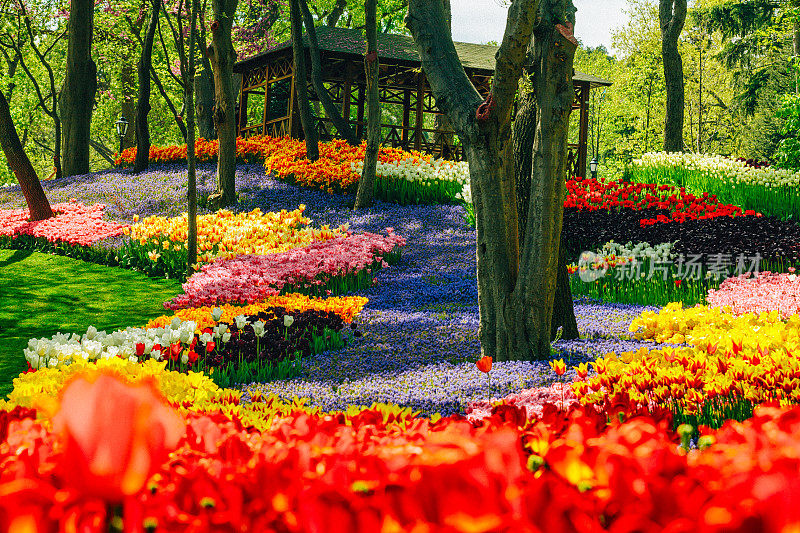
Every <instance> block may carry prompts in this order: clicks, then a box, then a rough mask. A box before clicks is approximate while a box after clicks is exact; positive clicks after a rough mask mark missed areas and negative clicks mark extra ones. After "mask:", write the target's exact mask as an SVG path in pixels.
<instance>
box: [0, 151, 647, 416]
mask: <svg viewBox="0 0 800 533" xmlns="http://www.w3.org/2000/svg"><path fill="white" fill-rule="evenodd" d="M214 179H215V176H214V167H213V166H212V165H208V164H206V165H201V166H200V168H199V171H198V184H199V192H200V195H201V196H203V195H207V194H208V193H209V192H211V190H212V189H213V187H214ZM185 180H186V170H185V167H184V168H181V167H180V166H160V167H158V168H157V169H154V170H151V171H148V172H145V173H143V174H141V175H135V174H133V173H132V172H130V171H109V172H103V173H97V174H91V175H87V176H78V177H72V178H65V179H63V180H60V181H58V182H56V181H52V182H46V183H45V184H44V187H45V190H46V191H47V194H48V197H49V198H50V200H51V201H52V202H58V201H66V200H69V199H70V198H77V199H78V200H80V201H83V202H87V203H92V202H102V203H106V204H108V206H109V207H108V214H109V216H110V217H111V218H114V219H116V220H120V221H124V222H128V223H129V222H130V219H131V217H132V216H133V215H134V214H139V215H140V216H148V215H153V214H158V215H170V216H175V215H178V214H180V213H181V212H182V211H183V210H184V209H185V207H184V205H185V195H186V183H185ZM236 182H237V190H238V191H240V193H239V197H240V207H239V208H240V209H244V210H251V209H253V208H255V207H258V208H260V209H262V210H263V211H274V210H281V209H294V208H296V207H297V206H298V205H299V204H305V205H306V206H307V207H306V211H305V215H306V216H308V217H309V218H311V219H312V221H313V223H314V225H322V224H330V225H331V226H338V225H340V224H344V223H349V225H350V228H351V229H352V230H353V231H356V232H362V231H371V232H380V231H383V230H384V229H385V228H386V227H393V228H394V229H395V231H396V232H397V233H398V234H400V235H402V236H404V237H405V238H406V239H407V241H408V245H407V246H406V248H405V249H404V251H403V255H402V259H401V261H400V263H399V264H397V265H396V266H392V267H391V268H384V269H381V270H380V271H378V272H377V273H376V278H377V281H378V283H377V285H376V286H375V287H373V288H371V289H369V290H366V291H362V292H361V293H360V294H363V295H364V296H367V297H368V298H369V303H368V305H367V307H366V308H365V309H364V311H363V312H362V314H361V316H360V318H359V332H360V333H362V336H360V337H355V338H353V339H352V340H351V342H350V343H349V345H348V346H347V347H345V348H344V349H341V350H336V351H328V352H325V353H321V354H317V355H314V356H311V357H308V358H305V359H304V360H303V363H302V364H303V368H302V375H301V376H300V377H297V378H294V379H289V380H283V381H275V382H272V383H268V384H250V385H248V386H247V387H245V389H246V390H248V391H254V390H259V391H261V392H262V393H268V394H277V395H279V396H281V397H283V398H287V399H291V398H292V397H294V396H297V397H299V398H306V399H307V401H308V403H309V404H310V405H317V406H319V407H321V408H323V409H326V410H328V409H331V410H332V409H346V408H347V407H348V406H350V405H370V404H372V403H373V402H394V403H398V404H401V405H404V406H410V407H412V408H413V409H415V410H421V411H422V412H424V413H428V414H430V413H435V412H438V413H441V414H442V415H447V414H451V413H455V412H464V409H465V407H466V405H467V404H468V403H469V402H472V401H479V400H487V399H491V398H501V397H503V396H506V395H508V394H511V393H514V392H518V391H520V390H521V389H525V388H531V387H541V386H548V385H550V384H552V383H553V382H554V381H556V380H557V378H556V376H555V374H554V373H553V372H552V370H551V369H550V367H549V365H548V363H547V362H546V361H543V362H495V364H494V366H493V369H492V371H491V374H490V377H491V379H489V378H488V377H487V375H485V374H483V373H481V372H480V371H478V369H477V368H476V366H475V364H474V362H475V361H476V360H477V359H478V357H479V353H480V343H479V341H478V294H477V283H476V278H475V269H476V263H475V261H476V259H475V230H474V228H472V227H470V226H469V225H467V223H466V222H465V211H464V208H463V207H461V206H456V205H425V206H399V205H395V204H387V203H383V202H378V203H377V204H376V205H375V206H374V207H373V208H371V209H368V210H364V211H359V212H354V211H353V210H352V208H351V206H352V204H353V201H354V198H353V197H352V196H347V195H329V194H327V193H324V192H322V191H317V190H311V189H305V188H300V187H296V186H294V185H290V184H288V183H286V182H283V181H278V180H275V179H271V178H269V177H267V176H265V175H264V171H263V168H262V167H261V166H259V165H241V166H240V167H239V169H238V172H237V179H236ZM23 205H24V200H23V199H22V196H21V194H20V192H19V188H18V187H9V188H4V189H2V190H0V208H11V207H20V206H23ZM645 309H648V308H646V307H642V306H636V305H623V304H603V303H599V302H596V301H591V300H585V299H584V300H581V299H579V300H576V307H575V311H576V316H577V319H578V328H579V330H580V332H581V335H582V339H581V340H577V341H559V342H558V343H556V345H555V349H556V351H557V352H558V353H559V355H558V356H559V357H563V358H564V359H565V361H567V363H568V364H569V365H570V366H571V365H577V364H578V363H579V362H583V361H588V360H593V359H594V358H596V357H597V356H601V355H604V354H605V353H607V352H611V351H617V352H619V351H627V350H636V349H638V348H640V347H642V346H652V343H645V342H640V341H632V340H627V337H628V326H629V324H630V322H631V320H632V319H633V318H634V317H635V316H637V315H638V314H639V313H641V312H642V311H643V310H645ZM651 309H652V308H651ZM573 376H574V371H573V370H571V369H570V370H569V371H568V373H567V374H566V375H565V376H563V380H567V381H569V380H571V379H572V377H573Z"/></svg>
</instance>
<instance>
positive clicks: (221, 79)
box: [191, 0, 238, 205]
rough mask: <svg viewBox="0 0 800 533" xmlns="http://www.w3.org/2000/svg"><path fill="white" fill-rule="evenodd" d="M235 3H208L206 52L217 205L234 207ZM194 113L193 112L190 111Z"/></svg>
mask: <svg viewBox="0 0 800 533" xmlns="http://www.w3.org/2000/svg"><path fill="white" fill-rule="evenodd" d="M237 4H238V0H212V2H211V6H212V8H213V11H214V21H213V22H212V23H211V46H210V47H209V49H208V53H209V59H210V60H211V67H212V69H213V70H214V124H215V125H216V128H217V138H218V139H219V155H218V156H217V185H218V193H219V195H220V203H221V205H233V204H235V203H236V95H237V93H238V88H237V87H236V83H235V82H234V77H233V64H234V63H235V62H236V51H235V50H234V48H233V43H232V41H231V29H232V25H233V17H234V15H235V13H236V5H237ZM191 109H194V108H191Z"/></svg>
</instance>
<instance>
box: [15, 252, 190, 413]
mask: <svg viewBox="0 0 800 533" xmlns="http://www.w3.org/2000/svg"><path fill="white" fill-rule="evenodd" d="M179 292H180V284H179V282H177V281H175V280H164V279H162V280H156V279H153V278H148V277H147V276H145V275H144V274H142V273H138V272H131V271H129V270H123V269H121V268H114V267H107V266H101V265H96V264H92V263H86V262H84V261H80V260H77V259H71V258H67V257H61V256H57V255H49V254H42V253H37V252H32V251H29V250H2V249H0V398H3V397H5V395H6V394H8V393H9V392H10V391H11V382H12V380H13V379H14V378H15V377H17V375H18V374H19V373H20V372H22V371H24V370H25V368H26V365H25V359H24V357H23V355H22V350H23V349H25V347H26V346H27V344H28V340H29V339H31V338H39V337H48V338H49V337H51V336H53V335H54V334H55V333H57V332H59V331H60V332H62V333H84V332H85V331H86V328H88V327H89V326H91V325H94V326H96V327H97V328H98V329H100V330H107V331H111V330H115V329H124V328H126V327H128V326H143V325H144V324H146V323H147V321H148V320H149V319H151V318H156V317H157V316H160V315H162V314H164V308H163V307H162V302H164V301H166V300H168V299H170V298H172V297H173V296H175V295H176V294H178V293H179Z"/></svg>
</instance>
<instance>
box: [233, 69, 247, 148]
mask: <svg viewBox="0 0 800 533" xmlns="http://www.w3.org/2000/svg"><path fill="white" fill-rule="evenodd" d="M242 80H244V77H243V78H242ZM247 94H248V93H247V92H246V91H245V90H244V81H242V89H241V95H240V96H239V128H238V129H237V130H236V136H237V137H241V135H242V130H243V129H244V128H245V126H247Z"/></svg>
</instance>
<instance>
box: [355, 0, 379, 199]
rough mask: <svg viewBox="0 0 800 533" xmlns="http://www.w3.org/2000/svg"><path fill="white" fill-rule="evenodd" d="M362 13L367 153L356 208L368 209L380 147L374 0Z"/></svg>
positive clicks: (373, 197)
mask: <svg viewBox="0 0 800 533" xmlns="http://www.w3.org/2000/svg"><path fill="white" fill-rule="evenodd" d="M364 12H365V22H366V32H367V54H366V55H365V56H364V72H365V76H366V78H367V110H368V115H367V150H366V153H365V154H364V168H363V169H362V171H361V179H360V180H359V182H358V194H356V204H355V209H363V208H365V207H369V206H371V205H372V204H373V203H374V201H375V172H376V169H377V167H378V151H379V150H380V147H381V103H380V99H379V96H380V95H379V94H378V74H379V70H380V66H379V60H378V23H377V0H366V2H365V4H364Z"/></svg>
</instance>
